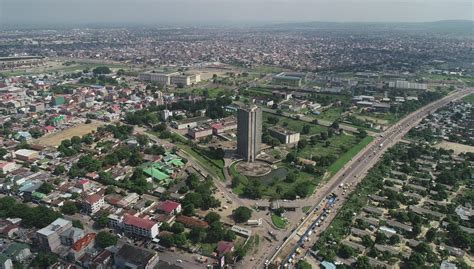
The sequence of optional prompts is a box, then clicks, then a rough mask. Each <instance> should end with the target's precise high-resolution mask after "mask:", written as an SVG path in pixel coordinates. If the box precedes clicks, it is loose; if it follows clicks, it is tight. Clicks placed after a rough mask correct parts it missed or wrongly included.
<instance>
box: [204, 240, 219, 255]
mask: <svg viewBox="0 0 474 269" xmlns="http://www.w3.org/2000/svg"><path fill="white" fill-rule="evenodd" d="M216 247H217V244H216V243H201V251H202V255H204V256H211V255H212V253H213V252H214V251H215V249H216Z"/></svg>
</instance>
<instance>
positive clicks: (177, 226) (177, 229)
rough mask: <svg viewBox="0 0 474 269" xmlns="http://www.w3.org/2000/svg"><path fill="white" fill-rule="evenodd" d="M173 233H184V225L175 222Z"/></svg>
mask: <svg viewBox="0 0 474 269" xmlns="http://www.w3.org/2000/svg"><path fill="white" fill-rule="evenodd" d="M171 232H172V233H175V234H180V233H182V232H184V225H183V224H182V223H179V222H175V223H174V224H173V226H171Z"/></svg>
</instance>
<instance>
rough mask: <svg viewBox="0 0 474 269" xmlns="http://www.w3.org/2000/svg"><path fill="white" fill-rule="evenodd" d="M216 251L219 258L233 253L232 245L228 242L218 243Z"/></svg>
mask: <svg viewBox="0 0 474 269" xmlns="http://www.w3.org/2000/svg"><path fill="white" fill-rule="evenodd" d="M216 251H217V254H218V255H219V257H222V256H224V255H225V254H227V253H229V252H232V251H234V243H233V242H228V241H219V242H217V248H216Z"/></svg>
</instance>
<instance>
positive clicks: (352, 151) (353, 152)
mask: <svg viewBox="0 0 474 269" xmlns="http://www.w3.org/2000/svg"><path fill="white" fill-rule="evenodd" d="M373 139H374V138H373V137H372V136H366V137H365V138H364V139H362V141H360V142H359V143H358V144H357V145H355V146H354V147H352V148H351V149H350V150H348V151H347V152H346V153H344V154H343V155H342V156H341V157H339V159H337V161H335V162H334V163H333V164H332V165H330V166H329V167H328V172H329V173H330V175H331V176H332V175H334V174H336V173H337V171H339V170H340V169H341V168H342V167H343V166H344V165H345V164H346V163H347V162H349V161H350V160H351V159H352V158H354V156H355V155H357V153H359V151H361V150H362V149H363V148H364V147H365V146H367V145H368V144H369V143H370V142H372V140H373Z"/></svg>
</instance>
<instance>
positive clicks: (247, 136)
mask: <svg viewBox="0 0 474 269" xmlns="http://www.w3.org/2000/svg"><path fill="white" fill-rule="evenodd" d="M261 143H262V110H261V109H260V108H258V107H257V106H252V107H249V108H240V109H239V110H238V111H237V153H238V154H239V155H241V156H242V157H243V158H244V159H245V160H246V161H248V162H253V161H255V159H256V157H257V155H258V154H259V153H260V144H261Z"/></svg>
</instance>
